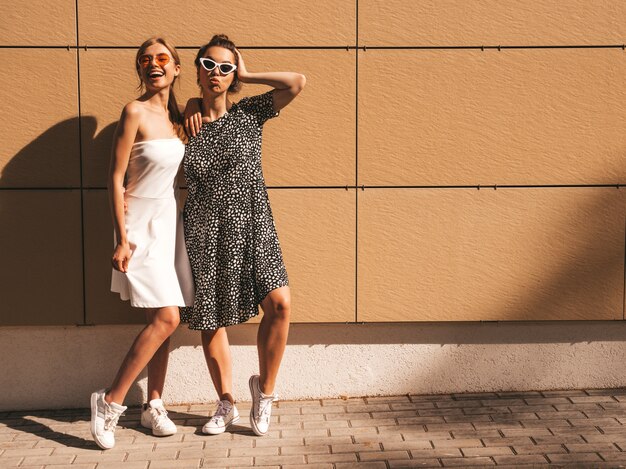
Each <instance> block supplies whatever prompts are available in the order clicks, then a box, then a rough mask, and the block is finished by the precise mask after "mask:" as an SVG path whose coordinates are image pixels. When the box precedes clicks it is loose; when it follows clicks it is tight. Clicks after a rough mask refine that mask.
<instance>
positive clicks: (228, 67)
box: [200, 57, 237, 75]
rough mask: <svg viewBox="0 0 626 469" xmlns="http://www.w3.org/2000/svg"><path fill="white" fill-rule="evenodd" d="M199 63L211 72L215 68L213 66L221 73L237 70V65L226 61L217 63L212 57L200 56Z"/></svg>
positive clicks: (225, 73)
mask: <svg viewBox="0 0 626 469" xmlns="http://www.w3.org/2000/svg"><path fill="white" fill-rule="evenodd" d="M200 65H202V68H204V69H205V70H206V71H208V72H212V71H213V70H215V67H219V69H220V72H222V74H223V75H229V74H231V73H233V72H234V71H235V70H237V65H235V64H229V63H228V62H225V63H219V62H216V61H215V60H213V59H209V58H208V57H202V58H201V59H200Z"/></svg>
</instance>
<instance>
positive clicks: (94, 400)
mask: <svg viewBox="0 0 626 469" xmlns="http://www.w3.org/2000/svg"><path fill="white" fill-rule="evenodd" d="M97 416H98V393H97V392H94V393H91V425H90V430H91V436H92V437H93V441H95V442H96V444H97V445H98V446H99V447H100V448H102V449H111V448H113V446H106V445H103V444H102V442H101V441H100V439H99V438H98V435H97V434H96V418H97Z"/></svg>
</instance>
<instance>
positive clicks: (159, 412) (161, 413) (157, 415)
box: [150, 407, 167, 425]
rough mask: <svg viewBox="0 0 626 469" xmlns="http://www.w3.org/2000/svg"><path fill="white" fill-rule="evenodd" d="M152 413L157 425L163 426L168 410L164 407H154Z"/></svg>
mask: <svg viewBox="0 0 626 469" xmlns="http://www.w3.org/2000/svg"><path fill="white" fill-rule="evenodd" d="M150 413H151V414H152V417H153V418H154V421H155V422H156V424H157V425H161V424H162V423H163V421H164V420H165V419H166V418H167V410H165V409H164V408H162V407H152V408H151V409H150Z"/></svg>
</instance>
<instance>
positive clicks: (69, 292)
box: [0, 116, 144, 402]
mask: <svg viewBox="0 0 626 469" xmlns="http://www.w3.org/2000/svg"><path fill="white" fill-rule="evenodd" d="M116 125H117V122H114V123H112V124H110V125H107V126H106V127H104V128H103V129H102V130H101V131H100V132H98V133H97V135H96V131H97V129H98V125H97V120H96V118H95V117H93V116H84V117H81V118H78V117H75V118H71V119H67V120H64V121H62V122H59V123H58V124H56V125H54V126H52V127H50V128H49V129H48V130H46V131H45V132H44V133H42V134H41V135H39V136H38V137H36V138H34V139H33V140H32V142H30V143H29V144H28V145H26V146H25V147H24V148H22V149H21V150H20V151H19V152H18V153H16V154H15V156H13V157H12V158H11V159H10V161H8V163H7V164H6V165H5V166H4V168H3V169H2V172H1V174H0V187H2V188H9V189H11V188H13V189H18V190H0V241H1V242H2V245H4V246H11V249H12V252H15V253H18V254H17V255H16V257H17V259H19V261H17V262H11V263H3V267H2V268H0V284H1V285H2V297H3V300H2V305H1V306H0V313H1V316H0V326H2V325H16V326H30V325H81V324H85V305H84V303H83V278H82V276H83V275H86V274H85V272H83V260H82V255H83V253H82V250H81V244H82V241H81V236H82V233H83V232H84V233H85V236H86V240H85V242H86V244H87V241H92V243H91V244H92V245H93V244H94V243H93V240H89V239H88V238H89V236H88V235H87V232H88V231H89V229H88V227H87V226H85V229H84V230H82V228H81V219H82V221H83V223H85V224H87V222H89V223H95V224H96V225H97V226H98V227H100V226H104V227H107V228H105V229H108V230H109V231H108V232H109V233H111V234H110V235H106V236H105V237H106V240H107V241H108V246H107V247H106V251H105V250H104V248H103V249H101V250H102V252H99V251H96V252H95V253H94V252H93V251H94V249H88V248H86V250H85V256H86V259H85V267H86V271H87V273H89V272H90V270H91V271H93V270H94V266H92V265H90V264H89V263H90V262H92V260H93V262H104V263H106V262H107V261H108V258H109V257H110V254H111V249H112V236H113V235H112V233H113V231H112V228H111V226H112V225H111V221H110V214H109V211H108V209H105V210H91V211H89V207H88V206H87V203H85V206H84V209H85V212H87V211H89V212H90V213H84V214H83V215H84V216H83V217H81V207H80V197H78V196H77V195H78V194H80V190H81V187H80V177H79V173H80V166H81V165H80V161H79V160H78V157H79V154H80V152H79V151H77V145H76V144H75V142H76V141H77V137H78V136H79V135H78V130H79V128H80V131H81V132H80V133H81V142H82V148H83V152H82V153H83V154H82V158H83V166H87V165H86V164H85V162H86V159H87V158H90V157H92V158H98V159H104V158H106V161H97V162H95V161H91V162H89V163H90V164H89V166H90V167H93V166H94V165H95V166H96V167H98V168H108V158H109V151H110V150H109V149H110V147H111V142H112V139H113V133H114V131H115V128H116ZM94 149H95V151H94ZM68 152H72V153H75V154H76V160H75V161H70V162H69V163H68V160H71V158H72V156H73V155H72V156H68ZM59 167H62V168H68V167H69V168H71V174H60V171H63V172H65V173H69V172H70V171H68V170H67V169H62V170H60V169H59ZM104 170H105V171H106V169H104ZM83 171H85V168H83ZM48 174H52V175H53V176H52V177H50V178H49V179H48V180H47V179H46V175H48ZM83 174H86V173H85V172H84V173H83ZM50 180H61V181H71V183H69V184H68V183H66V184H63V185H58V184H57V185H53V184H51V183H50V182H49V181H50ZM24 181H33V182H29V183H27V184H24ZM85 185H86V184H85ZM83 189H86V190H84V192H83V194H84V196H85V201H87V199H88V198H89V197H91V195H92V193H93V194H99V195H100V196H101V195H102V194H103V193H105V190H103V189H106V188H105V187H98V188H84V187H83ZM90 189H97V190H93V191H91V190H90ZM97 229H99V228H96V230H97ZM92 231H94V230H92ZM95 244H96V245H97V241H96V242H95ZM24 253H26V254H24ZM94 254H96V255H94ZM94 258H95V260H94ZM108 269H110V267H109V264H106V267H104V270H108ZM109 272H110V270H109ZM108 275H109V277H108V280H105V281H104V284H103V285H97V286H95V287H91V286H88V287H90V288H91V289H92V290H93V289H95V288H102V290H103V291H102V293H101V294H100V295H99V297H105V296H106V295H107V294H108V295H110V296H111V297H113V294H111V293H108V288H109V286H110V283H108V282H110V273H108ZM86 278H87V281H86V283H89V282H90V281H91V280H90V279H89V276H87V277H86ZM24 279H28V280H29V281H28V282H25V281H24ZM87 289H88V290H89V288H87ZM25 299H26V300H25ZM114 299H116V300H117V301H118V302H119V301H120V300H119V298H111V300H114ZM120 306H121V307H118V310H119V309H122V308H124V305H120ZM127 308H128V307H127ZM128 309H130V308H128ZM139 316H140V318H138V319H139V321H141V320H143V317H144V316H143V314H139ZM87 322H89V318H87ZM129 322H133V321H129ZM134 322H137V321H136V320H135V321H134ZM130 345H131V342H128V343H119V344H116V347H117V348H119V349H120V353H123V354H125V353H126V351H127V350H128V347H130ZM116 353H117V352H116ZM122 358H123V355H120V359H119V361H117V362H115V363H111V364H110V366H108V368H110V369H103V373H102V374H99V376H93V375H86V376H85V378H86V380H85V382H79V383H74V386H75V387H76V388H77V389H79V390H81V392H82V393H83V394H85V395H87V396H88V393H90V392H92V391H93V390H95V389H96V388H101V387H103V386H104V385H106V384H108V382H109V381H110V379H112V378H113V376H114V373H115V371H116V369H115V367H117V366H119V364H120V363H121V359H122ZM105 368H107V367H105ZM44 376H45V372H44ZM103 377H104V378H105V379H104V382H94V381H93V380H94V379H97V380H101V379H102V378H103ZM143 377H144V375H143V374H142V375H141V376H140V377H139V378H138V380H141V379H142V378H143ZM141 396H142V390H141V387H140V386H139V384H138V383H135V385H134V386H133V388H132V389H131V391H130V392H129V395H128V399H129V401H132V402H141Z"/></svg>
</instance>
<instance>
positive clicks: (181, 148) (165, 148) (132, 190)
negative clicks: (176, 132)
mask: <svg viewBox="0 0 626 469" xmlns="http://www.w3.org/2000/svg"><path fill="white" fill-rule="evenodd" d="M184 154H185V145H184V144H183V142H181V141H180V140H179V139H178V138H159V139H154V140H144V141H143V142H137V143H135V144H133V148H132V150H131V152H130V160H129V161H128V169H127V170H126V174H127V184H126V194H127V195H130V196H133V197H145V198H149V199H167V198H170V197H174V188H175V187H176V174H177V173H178V168H179V167H180V163H181V161H182V160H183V156H184Z"/></svg>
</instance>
